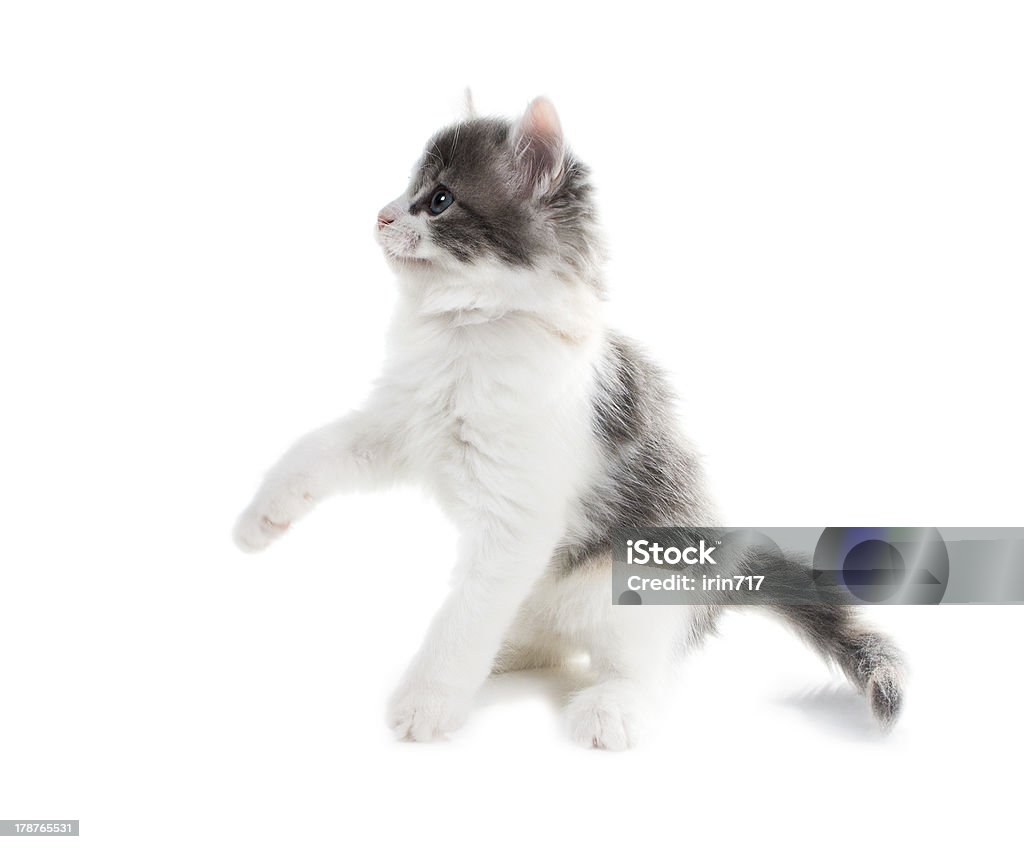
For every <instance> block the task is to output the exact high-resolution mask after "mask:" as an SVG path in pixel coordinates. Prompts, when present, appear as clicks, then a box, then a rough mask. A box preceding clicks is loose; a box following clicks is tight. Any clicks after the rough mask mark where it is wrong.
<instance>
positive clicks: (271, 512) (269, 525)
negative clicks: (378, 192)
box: [234, 477, 316, 552]
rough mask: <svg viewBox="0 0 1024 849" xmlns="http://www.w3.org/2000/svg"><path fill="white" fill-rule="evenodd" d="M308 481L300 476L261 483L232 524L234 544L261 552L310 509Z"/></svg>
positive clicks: (312, 498) (311, 498) (310, 498)
mask: <svg viewBox="0 0 1024 849" xmlns="http://www.w3.org/2000/svg"><path fill="white" fill-rule="evenodd" d="M315 502H316V498H315V496H314V495H313V492H312V487H311V486H310V485H309V482H308V481H306V480H305V479H304V478H301V477H294V478H291V479H289V480H287V481H281V482H275V483H273V484H271V483H269V482H268V483H267V484H264V486H263V488H262V489H261V490H260V491H259V493H258V494H257V495H256V498H254V499H253V502H252V504H250V505H249V506H248V507H247V508H246V509H245V511H244V512H243V513H242V515H241V516H239V517H238V521H237V522H236V523H235V533H234V537H235V544H236V545H237V546H238V547H239V548H240V549H242V551H247V552H255V551H262V550H263V549H264V548H266V547H267V546H268V545H270V543H272V542H273V541H274V540H275V539H277V538H278V537H279V536H281V534H283V533H284V532H285V531H287V530H288V528H290V527H291V525H292V523H293V522H295V521H296V520H298V519H300V518H301V517H302V516H304V515H305V514H306V513H308V512H309V511H310V510H311V509H312V508H313V504H314V503H315Z"/></svg>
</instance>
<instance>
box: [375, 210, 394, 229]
mask: <svg viewBox="0 0 1024 849" xmlns="http://www.w3.org/2000/svg"><path fill="white" fill-rule="evenodd" d="M394 223H395V216H394V213H392V212H391V210H390V209H382V210H381V211H380V212H378V213H377V229H378V230H383V229H384V228H385V227H387V226H388V224H394Z"/></svg>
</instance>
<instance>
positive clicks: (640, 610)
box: [567, 586, 687, 751]
mask: <svg viewBox="0 0 1024 849" xmlns="http://www.w3.org/2000/svg"><path fill="white" fill-rule="evenodd" d="M604 596H605V604H606V605H607V612H606V616H605V617H604V622H603V626H602V627H601V628H599V629H597V630H595V631H594V632H593V633H592V634H591V639H590V640H588V648H589V651H590V661H591V669H592V671H593V673H594V675H595V678H596V680H595V683H593V684H592V685H591V686H589V687H586V688H584V689H582V690H580V691H579V692H577V693H576V694H575V695H574V696H573V697H572V699H571V700H570V702H569V706H568V710H567V715H568V721H569V733H570V735H571V736H572V739H573V740H574V741H576V742H577V743H579V744H580V745H583V746H588V747H594V748H597V749H609V750H612V751H619V750H622V749H629V748H632V747H633V746H635V745H636V743H637V740H638V738H639V736H640V734H641V731H642V730H643V727H644V723H645V720H646V717H647V715H648V713H649V712H650V711H651V710H652V708H653V706H654V704H655V702H656V700H657V697H658V696H659V695H660V694H661V693H662V692H663V691H664V689H665V688H666V687H667V686H668V679H669V675H670V673H671V671H672V666H673V660H674V658H675V656H676V654H677V652H678V647H679V645H680V642H681V634H682V633H683V632H684V631H685V629H686V622H687V615H686V613H687V610H686V609H685V608H679V607H669V606H665V607H660V606H651V607H646V608H645V607H632V606H613V605H611V603H610V600H609V599H608V598H607V596H608V592H607V586H605V588H604Z"/></svg>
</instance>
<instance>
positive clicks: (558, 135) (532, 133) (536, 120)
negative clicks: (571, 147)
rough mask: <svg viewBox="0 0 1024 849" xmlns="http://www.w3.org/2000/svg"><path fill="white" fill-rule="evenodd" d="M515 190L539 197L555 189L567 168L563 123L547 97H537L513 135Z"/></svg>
mask: <svg viewBox="0 0 1024 849" xmlns="http://www.w3.org/2000/svg"><path fill="white" fill-rule="evenodd" d="M512 157H513V169H514V172H515V181H516V186H515V188H516V189H517V190H518V191H519V192H520V193H522V194H524V195H527V196H533V197H539V196H540V195H542V194H544V193H545V192H546V191H548V190H549V189H550V188H551V187H552V186H554V185H555V184H556V183H557V182H558V181H559V180H560V179H561V178H562V172H563V170H564V169H565V142H564V141H563V140H562V122H561V121H559V120H558V113H557V112H556V111H555V105H554V104H553V103H552V102H551V101H550V100H548V99H547V98H546V97H538V98H535V99H534V100H533V101H532V102H531V103H530V105H529V106H527V107H526V112H525V113H524V114H523V117H522V118H520V119H519V123H518V124H517V125H516V128H515V130H514V131H513V136H512Z"/></svg>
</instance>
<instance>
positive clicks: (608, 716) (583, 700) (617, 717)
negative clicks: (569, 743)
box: [567, 681, 641, 752]
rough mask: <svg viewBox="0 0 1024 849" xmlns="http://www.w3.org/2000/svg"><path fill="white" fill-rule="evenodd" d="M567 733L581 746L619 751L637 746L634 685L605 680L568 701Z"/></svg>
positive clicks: (637, 708) (638, 707)
mask: <svg viewBox="0 0 1024 849" xmlns="http://www.w3.org/2000/svg"><path fill="white" fill-rule="evenodd" d="M567 714H568V718H569V733H570V734H571V736H572V739H573V740H574V741H576V742H577V743H579V744H580V745H581V746H586V747H588V748H595V749H608V750H610V751H613V752H620V751H623V750H624V749H631V748H633V746H635V745H636V743H637V738H638V736H639V731H640V715H641V705H640V700H639V699H638V698H637V694H636V692H635V687H634V685H631V684H630V683H629V682H625V681H605V682H604V683H601V684H596V685H595V686H593V687H588V688H587V689H585V690H581V691H580V692H578V693H577V694H576V695H575V696H573V698H572V700H571V701H570V702H569V707H568V711H567Z"/></svg>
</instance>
